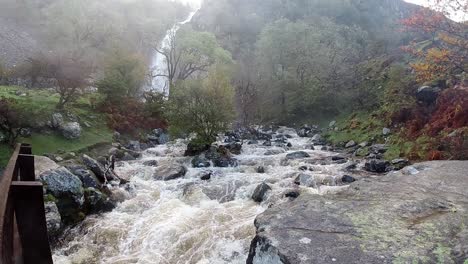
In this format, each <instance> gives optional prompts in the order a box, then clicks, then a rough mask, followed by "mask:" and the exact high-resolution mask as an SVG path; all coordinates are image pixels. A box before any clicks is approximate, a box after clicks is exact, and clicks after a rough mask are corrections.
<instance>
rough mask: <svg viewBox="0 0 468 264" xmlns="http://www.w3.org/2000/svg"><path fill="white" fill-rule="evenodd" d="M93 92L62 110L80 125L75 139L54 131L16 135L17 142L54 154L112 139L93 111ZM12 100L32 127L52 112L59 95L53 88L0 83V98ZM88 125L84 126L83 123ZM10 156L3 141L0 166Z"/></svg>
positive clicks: (40, 151)
mask: <svg viewBox="0 0 468 264" xmlns="http://www.w3.org/2000/svg"><path fill="white" fill-rule="evenodd" d="M93 96H95V95H86V96H83V97H81V98H79V99H78V100H77V102H76V103H73V104H70V105H69V106H68V107H67V109H66V110H65V111H66V112H68V113H71V114H73V115H74V116H76V117H77V118H78V120H79V122H80V124H81V125H82V134H81V137H80V138H79V139H76V140H68V139H65V138H64V137H62V136H61V135H60V134H59V133H57V132H52V131H51V132H50V133H38V132H33V133H32V135H31V137H28V138H19V139H18V142H24V143H30V144H32V146H33V152H34V154H37V155H42V154H44V153H57V152H60V151H67V152H71V151H74V152H77V151H80V150H82V149H86V148H88V147H91V146H93V145H96V144H100V143H107V142H111V141H112V131H111V130H110V129H109V128H108V127H107V125H106V117H105V116H104V115H103V114H101V113H99V112H97V111H95V110H94V108H93V103H92V102H93V101H95V98H94V99H93ZM1 97H4V98H10V99H14V100H15V101H16V103H17V106H18V108H19V109H21V111H22V112H24V113H25V117H24V118H25V119H26V123H29V124H30V125H31V127H34V125H35V124H37V123H38V122H41V123H45V122H47V121H48V120H49V119H50V117H51V115H52V114H53V113H54V112H56V109H55V107H56V105H57V103H58V100H59V97H58V95H57V94H56V93H54V91H53V90H29V89H25V88H22V87H16V86H0V98H1ZM85 123H86V124H88V125H89V127H86V126H85V125H83V124H85ZM10 155H11V149H10V148H9V147H8V146H6V145H5V144H2V145H0V166H2V165H5V164H6V163H7V161H8V159H9V157H10Z"/></svg>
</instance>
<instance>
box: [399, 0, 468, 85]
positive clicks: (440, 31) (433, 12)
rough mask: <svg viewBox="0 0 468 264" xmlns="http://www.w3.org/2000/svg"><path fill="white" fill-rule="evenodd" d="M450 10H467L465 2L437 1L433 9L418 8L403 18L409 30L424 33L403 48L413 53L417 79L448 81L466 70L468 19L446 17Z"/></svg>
mask: <svg viewBox="0 0 468 264" xmlns="http://www.w3.org/2000/svg"><path fill="white" fill-rule="evenodd" d="M453 12H461V13H462V14H465V15H466V14H467V13H468V4H467V3H466V2H463V1H458V0H451V1H450V0H436V1H434V3H433V5H432V9H429V8H425V9H419V10H418V11H416V12H415V13H414V14H413V15H412V16H411V17H409V18H407V19H404V20H403V21H402V22H403V25H404V26H405V27H406V29H407V30H408V31H414V32H423V33H425V34H426V36H427V37H426V38H425V39H423V40H421V39H416V40H414V41H413V42H412V43H411V44H410V45H408V46H406V47H405V50H406V51H408V52H410V53H411V54H412V55H414V56H415V58H416V60H417V61H416V62H414V63H412V64H411V67H412V68H413V69H414V70H415V72H416V77H417V80H418V81H419V82H427V81H433V80H438V79H439V80H447V79H450V78H453V77H454V76H456V75H457V74H460V73H462V72H467V71H468V24H467V23H468V22H466V21H465V22H455V21H453V20H451V19H450V18H448V16H449V15H450V14H451V13H453Z"/></svg>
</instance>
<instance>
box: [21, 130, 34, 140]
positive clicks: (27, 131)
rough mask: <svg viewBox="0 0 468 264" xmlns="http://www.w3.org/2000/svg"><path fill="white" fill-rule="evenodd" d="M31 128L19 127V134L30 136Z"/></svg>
mask: <svg viewBox="0 0 468 264" xmlns="http://www.w3.org/2000/svg"><path fill="white" fill-rule="evenodd" d="M31 134H32V132H31V129H30V128H21V129H20V131H19V135H20V136H22V137H25V138H28V137H31Z"/></svg>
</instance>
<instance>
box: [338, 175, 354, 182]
mask: <svg viewBox="0 0 468 264" xmlns="http://www.w3.org/2000/svg"><path fill="white" fill-rule="evenodd" d="M355 181H356V179H355V178H354V177H353V176H349V175H344V176H343V177H341V182H343V183H352V182H355Z"/></svg>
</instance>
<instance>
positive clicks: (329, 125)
mask: <svg viewBox="0 0 468 264" xmlns="http://www.w3.org/2000/svg"><path fill="white" fill-rule="evenodd" d="M334 126H336V121H335V120H333V121H331V122H330V124H328V127H334Z"/></svg>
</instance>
